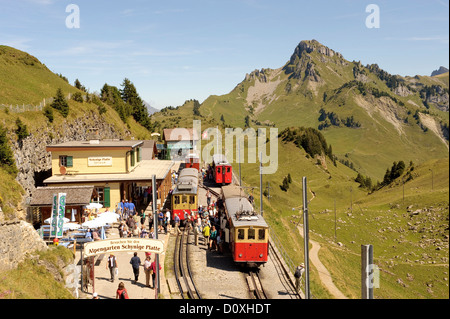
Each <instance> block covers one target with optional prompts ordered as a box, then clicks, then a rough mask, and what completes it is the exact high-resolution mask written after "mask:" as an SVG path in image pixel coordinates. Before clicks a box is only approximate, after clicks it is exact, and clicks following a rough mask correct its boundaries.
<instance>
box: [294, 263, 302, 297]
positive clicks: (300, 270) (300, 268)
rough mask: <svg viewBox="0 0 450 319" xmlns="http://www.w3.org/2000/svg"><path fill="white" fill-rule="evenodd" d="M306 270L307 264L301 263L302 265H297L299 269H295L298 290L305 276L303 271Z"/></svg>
mask: <svg viewBox="0 0 450 319" xmlns="http://www.w3.org/2000/svg"><path fill="white" fill-rule="evenodd" d="M304 272H305V264H303V263H302V264H300V266H298V267H297V269H296V270H295V274H294V277H295V289H297V292H299V291H300V284H301V280H302V278H303V273H304Z"/></svg>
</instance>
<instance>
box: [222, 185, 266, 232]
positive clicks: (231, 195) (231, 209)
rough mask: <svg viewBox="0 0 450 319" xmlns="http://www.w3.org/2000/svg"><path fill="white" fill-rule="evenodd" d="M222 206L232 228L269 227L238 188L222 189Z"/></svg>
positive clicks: (234, 186)
mask: <svg viewBox="0 0 450 319" xmlns="http://www.w3.org/2000/svg"><path fill="white" fill-rule="evenodd" d="M222 195H223V199H224V204H225V207H226V210H227V213H228V216H229V217H230V219H231V222H232V223H233V226H234V227H245V226H255V227H269V226H268V225H267V223H266V221H265V220H264V218H263V217H262V216H261V215H259V214H258V213H257V212H255V210H254V209H253V206H252V204H250V202H249V201H248V199H247V197H246V194H245V192H244V191H242V190H241V188H240V187H239V186H236V185H228V186H223V187H222Z"/></svg>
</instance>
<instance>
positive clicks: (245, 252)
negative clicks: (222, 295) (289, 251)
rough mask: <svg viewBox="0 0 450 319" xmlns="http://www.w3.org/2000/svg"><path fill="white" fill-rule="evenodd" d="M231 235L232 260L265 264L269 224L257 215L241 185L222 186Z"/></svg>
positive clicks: (227, 232) (229, 238) (241, 262)
mask: <svg viewBox="0 0 450 319" xmlns="http://www.w3.org/2000/svg"><path fill="white" fill-rule="evenodd" d="M222 197H223V205H224V209H225V214H226V218H227V226H226V228H225V240H227V239H228V242H229V245H230V248H231V252H232V256H233V260H234V261H235V262H236V263H239V264H242V265H246V266H248V267H259V266H260V265H262V264H265V263H266V262H267V259H268V255H269V226H268V225H267V223H266V221H265V220H264V218H263V217H262V216H261V215H258V214H257V213H256V212H255V211H254V209H253V206H252V205H251V204H250V202H249V201H248V199H247V197H246V196H245V194H244V192H243V191H241V189H240V188H239V186H234V185H228V186H224V187H222Z"/></svg>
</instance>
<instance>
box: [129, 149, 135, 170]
mask: <svg viewBox="0 0 450 319" xmlns="http://www.w3.org/2000/svg"><path fill="white" fill-rule="evenodd" d="M130 159H131V166H132V167H133V166H134V163H135V160H134V151H131V153H130Z"/></svg>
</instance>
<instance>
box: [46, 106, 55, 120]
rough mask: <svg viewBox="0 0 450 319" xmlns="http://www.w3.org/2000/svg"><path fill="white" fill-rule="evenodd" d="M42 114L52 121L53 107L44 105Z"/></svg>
mask: <svg viewBox="0 0 450 319" xmlns="http://www.w3.org/2000/svg"><path fill="white" fill-rule="evenodd" d="M44 116H45V117H46V118H48V120H49V121H50V123H53V120H54V116H53V109H52V108H51V107H48V106H46V107H45V108H44Z"/></svg>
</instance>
